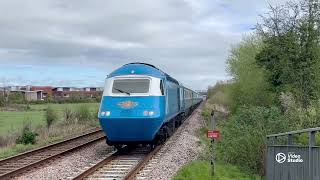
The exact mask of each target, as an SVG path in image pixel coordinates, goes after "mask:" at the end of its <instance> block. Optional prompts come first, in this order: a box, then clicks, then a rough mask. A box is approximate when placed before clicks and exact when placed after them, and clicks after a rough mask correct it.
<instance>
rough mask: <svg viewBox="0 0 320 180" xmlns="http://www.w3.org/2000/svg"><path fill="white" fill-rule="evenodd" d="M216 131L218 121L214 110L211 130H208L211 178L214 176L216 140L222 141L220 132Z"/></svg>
mask: <svg viewBox="0 0 320 180" xmlns="http://www.w3.org/2000/svg"><path fill="white" fill-rule="evenodd" d="M215 129H216V121H215V115H214V110H212V111H211V130H208V132H207V137H208V138H211V176H214V169H215V168H214V164H215V162H214V140H215V139H217V140H218V139H220V131H217V130H215Z"/></svg>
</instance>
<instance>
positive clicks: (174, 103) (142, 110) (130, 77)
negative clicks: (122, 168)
mask: <svg viewBox="0 0 320 180" xmlns="http://www.w3.org/2000/svg"><path fill="white" fill-rule="evenodd" d="M202 99H203V98H202V96H201V95H200V94H198V93H196V92H195V91H192V90H191V89H188V88H186V87H184V86H183V85H182V84H181V83H179V82H178V81H177V80H176V79H174V78H172V77H171V76H169V75H168V74H167V73H164V72H163V71H161V70H160V69H158V68H156V67H155V66H153V65H151V64H146V63H130V64H126V65H124V66H122V67H120V68H118V69H117V70H115V71H113V72H112V73H111V74H109V75H108V76H107V79H106V83H105V87H104V92H103V97H102V100H101V104H100V109H99V115H98V118H99V121H100V124H101V126H102V129H103V130H104V132H105V133H106V137H107V144H108V145H114V146H115V147H116V148H120V147H121V146H122V145H130V144H153V145H156V144H158V143H161V142H163V141H164V140H165V139H166V138H167V137H169V136H170V135H171V134H172V133H173V132H174V130H175V129H176V128H177V127H178V126H180V125H181V124H182V122H183V120H184V119H185V118H186V116H188V115H190V114H191V112H192V111H193V110H194V109H195V108H196V107H197V106H198V105H199V104H200V103H201V101H202Z"/></svg>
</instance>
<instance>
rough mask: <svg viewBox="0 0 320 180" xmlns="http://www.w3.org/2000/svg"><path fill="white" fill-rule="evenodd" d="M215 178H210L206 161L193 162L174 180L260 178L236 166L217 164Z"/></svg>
mask: <svg viewBox="0 0 320 180" xmlns="http://www.w3.org/2000/svg"><path fill="white" fill-rule="evenodd" d="M215 168H216V170H215V176H214V177H212V176H211V165H210V162H208V161H193V162H191V163H189V164H187V165H186V166H184V167H183V168H182V169H180V170H179V171H178V172H177V174H176V176H175V177H174V178H173V179H174V180H261V178H260V177H258V176H255V175H251V174H249V173H247V172H245V171H242V170H241V169H239V168H238V167H236V166H233V165H229V164H224V163H221V162H218V163H217V164H216V166H215Z"/></svg>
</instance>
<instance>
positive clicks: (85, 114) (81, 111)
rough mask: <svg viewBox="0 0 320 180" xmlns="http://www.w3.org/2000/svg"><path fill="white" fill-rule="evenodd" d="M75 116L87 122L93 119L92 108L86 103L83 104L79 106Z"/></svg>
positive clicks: (81, 121) (79, 120)
mask: <svg viewBox="0 0 320 180" xmlns="http://www.w3.org/2000/svg"><path fill="white" fill-rule="evenodd" d="M75 117H76V119H77V120H78V122H79V123H84V122H87V121H89V120H90V119H91V113H90V109H89V107H88V106H86V105H81V106H79V107H78V109H77V110H76V113H75Z"/></svg>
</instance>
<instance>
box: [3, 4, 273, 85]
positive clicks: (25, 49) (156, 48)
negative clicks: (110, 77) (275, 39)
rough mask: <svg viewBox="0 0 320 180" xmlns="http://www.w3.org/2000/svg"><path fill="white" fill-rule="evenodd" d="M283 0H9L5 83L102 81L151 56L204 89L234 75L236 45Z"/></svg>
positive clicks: (5, 23)
mask: <svg viewBox="0 0 320 180" xmlns="http://www.w3.org/2000/svg"><path fill="white" fill-rule="evenodd" d="M268 2H269V3H271V4H274V2H277V0H271V1H266V0H158V1H155V0H152V1H151V0H137V1H130V0H126V1H123V0H90V1H83V0H67V1H65V0H64V1H62V0H24V1H21V0H6V1H5V0H2V1H0V25H1V26H0V86H1V85H26V84H32V85H52V86H79V87H82V86H103V82H104V79H105V77H106V75H107V74H109V73H110V72H111V71H113V70H114V69H115V68H117V67H119V66H121V65H123V64H125V63H129V62H137V61H140V62H147V63H151V64H154V65H156V66H158V67H159V68H161V69H162V70H163V71H165V72H167V73H169V74H170V75H172V76H173V77H175V78H176V79H178V80H180V81H181V82H182V83H184V84H186V85H188V86H190V87H192V88H194V89H205V88H206V87H207V86H208V85H213V84H214V83H215V82H216V81H218V80H225V79H228V78H229V77H228V75H227V72H226V71H225V61H226V58H227V57H228V53H229V51H230V48H231V47H232V45H234V44H237V43H238V42H239V41H240V40H241V38H242V36H243V35H245V34H248V33H250V31H251V29H252V28H253V27H254V26H255V24H256V23H257V21H258V20H259V14H263V13H264V12H266V11H267V9H266V8H267V6H268Z"/></svg>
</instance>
